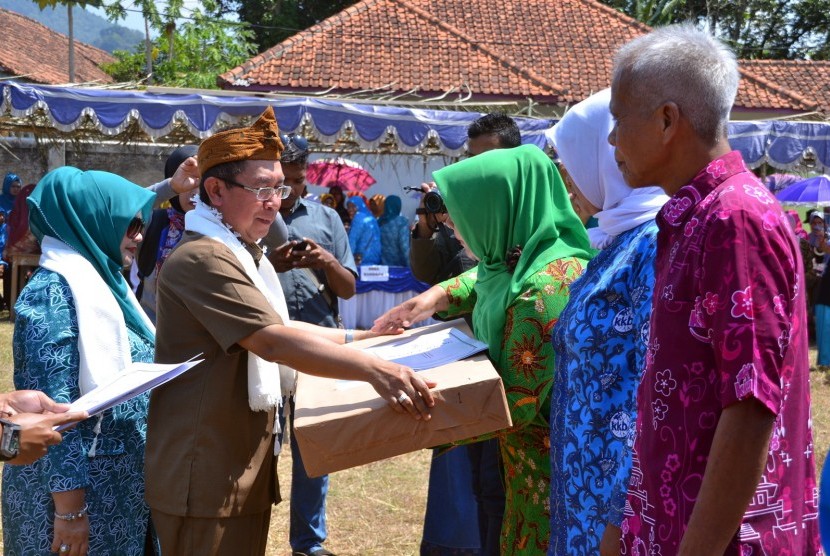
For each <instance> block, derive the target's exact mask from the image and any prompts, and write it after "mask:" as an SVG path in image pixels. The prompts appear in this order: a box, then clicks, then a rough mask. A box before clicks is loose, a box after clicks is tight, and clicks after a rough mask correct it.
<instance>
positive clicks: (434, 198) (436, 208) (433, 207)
mask: <svg viewBox="0 0 830 556" xmlns="http://www.w3.org/2000/svg"><path fill="white" fill-rule="evenodd" d="M424 211H425V212H426V213H427V214H445V213H446V212H447V207H446V205H444V198H443V197H442V196H441V193H440V192H439V191H438V190H437V189H433V190H432V191H429V192H427V193H426V194H425V195H424Z"/></svg>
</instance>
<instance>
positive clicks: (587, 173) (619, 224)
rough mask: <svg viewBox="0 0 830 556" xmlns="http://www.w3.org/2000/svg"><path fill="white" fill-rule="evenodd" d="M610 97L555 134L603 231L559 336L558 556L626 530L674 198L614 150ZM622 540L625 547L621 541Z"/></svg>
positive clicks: (555, 420)
mask: <svg viewBox="0 0 830 556" xmlns="http://www.w3.org/2000/svg"><path fill="white" fill-rule="evenodd" d="M610 99H611V94H610V91H609V90H605V91H602V92H600V93H597V94H595V95H593V96H591V97H590V98H588V99H586V100H584V101H583V102H581V103H579V104H577V105H576V106H574V107H573V108H572V109H571V110H570V111H569V112H568V113H566V114H565V116H564V117H563V118H562V120H561V121H560V122H559V123H558V124H557V125H556V126H554V127H553V129H552V130H550V131H549V132H548V138H549V139H550V140H551V141H552V142H553V144H554V146H555V148H556V151H557V153H558V154H559V158H560V162H561V163H562V165H563V166H564V167H565V169H566V171H567V173H568V174H569V175H570V177H571V179H572V182H573V183H572V185H573V186H575V187H576V190H575V191H573V197H574V199H573V201H574V203H575V204H577V205H579V208H580V210H582V211H584V212H585V213H586V216H594V217H596V219H597V221H598V223H599V225H598V227H596V228H591V229H590V230H588V235H589V237H590V240H591V245H592V247H595V248H597V249H600V252H599V254H598V255H597V256H596V257H595V258H594V259H593V260H592V261H591V262H590V263H589V264H588V268H587V270H586V271H585V273H584V274H583V275H582V277H580V278H579V280H578V281H577V282H575V283H574V284H573V285H572V286H571V297H570V302H569V303H568V305H567V306H566V307H565V309H564V310H563V311H562V314H561V315H560V317H559V321H558V323H557V324H556V326H555V327H554V329H553V334H552V338H553V347H554V350H555V351H556V372H555V374H554V384H553V391H552V393H551V416H550V424H551V504H550V506H551V539H550V548H549V551H548V554H549V555H559V554H563V555H564V554H567V555H579V554H597V553H598V552H600V545H601V544H602V543H601V541H602V539H603V532H604V531H605V530H606V528H608V529H609V537H608V539H606V542H608V546H607V547H606V546H602V549H603V553H605V550H606V549H608V550H610V551H612V552H613V553H615V554H618V553H619V545H618V544H617V545H614V544H613V540H614V537H613V535H612V534H611V533H613V532H614V528H616V527H618V526H619V524H620V522H621V521H622V510H623V507H624V504H625V497H626V490H627V485H628V476H629V473H630V470H631V453H630V449H631V446H632V445H633V435H634V425H635V423H636V407H637V405H636V391H637V387H638V384H639V377H640V372H641V370H642V368H643V365H644V361H645V356H646V347H647V344H648V325H649V318H650V314H651V294H652V289H653V287H654V268H653V266H654V257H655V254H656V249H657V246H656V236H657V225H656V224H655V222H654V218H655V216H656V215H657V212H658V211H659V210H660V207H662V206H663V204H664V203H665V202H666V201H667V200H668V197H667V196H666V195H665V194H664V193H663V191H662V189H660V188H658V187H646V188H640V189H632V188H630V187H628V186H627V185H626V184H625V182H624V181H623V177H622V174H621V173H620V171H619V169H618V168H617V164H616V161H615V160H614V150H613V148H612V147H611V146H610V145H609V144H608V140H607V138H608V134H609V133H610V131H611V129H612V128H613V126H614V121H613V118H612V117H611V114H610V112H609V109H608V104H609V102H610ZM617 538H618V537H617Z"/></svg>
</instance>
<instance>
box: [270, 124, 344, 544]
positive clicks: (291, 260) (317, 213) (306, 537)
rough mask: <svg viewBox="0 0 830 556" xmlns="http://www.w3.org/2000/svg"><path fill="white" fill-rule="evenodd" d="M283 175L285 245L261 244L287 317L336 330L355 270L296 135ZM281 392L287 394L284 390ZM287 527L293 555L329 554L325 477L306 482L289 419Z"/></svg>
mask: <svg viewBox="0 0 830 556" xmlns="http://www.w3.org/2000/svg"><path fill="white" fill-rule="evenodd" d="M282 142H283V145H284V146H285V150H284V151H283V153H282V160H281V163H282V170H283V173H284V174H285V185H288V186H290V187H291V194H290V195H289V196H288V198H286V199H284V200H283V202H282V206H281V207H280V215H281V216H282V218H283V220H284V221H285V223H286V225H287V226H288V237H289V240H290V241H288V242H287V243H285V244H283V245H279V246H274V245H270V244H269V243H268V239H269V238H268V237H266V238H265V239H264V240H263V241H264V243H265V244H266V246H267V247H269V249H268V258H269V260H270V261H271V263H272V264H273V265H274V268H275V269H276V271H277V272H278V273H279V279H280V284H281V285H282V289H283V291H284V292H285V301H286V303H287V305H288V313H289V315H290V316H291V319H292V320H299V321H303V322H308V323H312V324H317V325H320V326H326V327H329V328H337V327H338V325H339V315H338V310H337V300H338V298H343V299H349V298H350V297H352V296H353V295H354V294H355V281H356V278H357V268H356V267H355V263H354V257H353V256H352V251H351V249H350V248H349V238H348V236H347V235H346V230H345V228H343V223H342V222H341V220H340V216H339V215H338V214H337V212H336V211H334V210H332V209H330V208H329V207H326V206H323V205H321V204H319V203H314V202H310V201H306V200H305V199H303V197H302V195H303V192H304V191H305V175H306V165H307V163H308V142H307V141H306V140H305V138H303V137H301V136H297V135H289V136H283V137H282ZM290 378H291V379H293V378H294V377H290ZM286 383H288V384H289V389H288V390H289V391H288V392H285V393H286V397H287V398H288V399H286V400H285V402H286V403H285V404H284V407H286V406H287V407H288V408H290V413H291V414H292V415H293V413H294V399H293V386H290V385H292V384H294V380H288V381H284V384H286ZM284 391H285V389H284ZM290 426H291V429H292V430H291V457H292V480H291V526H290V532H289V542H290V544H291V550H292V551H293V552H292V553H293V555H294V556H305V555H308V556H324V555H328V554H331V552H329V551H328V550H326V549H325V548H323V546H322V543H323V541H325V540H326V505H325V504H326V493H327V492H328V476H323V477H320V478H314V479H312V478H309V477H308V476H307V475H306V473H305V468H304V467H303V464H302V459H301V457H300V450H299V448H298V447H297V443H296V441H295V440H294V431H293V426H294V420H293V418H292V419H291V423H290Z"/></svg>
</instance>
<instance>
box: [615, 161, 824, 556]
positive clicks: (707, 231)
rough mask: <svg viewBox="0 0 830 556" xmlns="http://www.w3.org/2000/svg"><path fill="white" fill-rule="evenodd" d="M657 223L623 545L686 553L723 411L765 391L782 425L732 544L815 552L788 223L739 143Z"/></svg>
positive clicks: (741, 550) (797, 285) (802, 353)
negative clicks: (683, 549)
mask: <svg viewBox="0 0 830 556" xmlns="http://www.w3.org/2000/svg"><path fill="white" fill-rule="evenodd" d="M657 224H658V226H659V229H660V231H659V233H658V236H657V260H656V263H655V264H656V267H655V287H654V307H653V312H652V315H651V336H650V339H649V346H648V351H647V354H646V368H645V371H644V375H643V379H642V382H641V383H640V387H639V390H638V401H637V407H638V410H637V411H638V414H637V436H636V441H635V446H634V450H635V451H634V464H633V468H632V472H631V479H630V483H629V487H628V500H627V503H626V508H625V519H624V520H623V523H622V531H623V535H622V546H621V548H622V553H623V554H625V555H632V554H638V555H640V556H657V555H660V556H669V555H672V554H675V553H676V552H677V550H678V548H679V545H680V540H681V538H682V537H683V533H684V532H685V530H686V526H687V524H688V522H689V518H690V516H691V514H692V510H693V509H694V505H695V501H696V500H697V497H698V493H699V490H700V487H701V483H702V481H703V474H704V472H705V470H706V462H707V459H708V455H709V451H710V449H711V446H712V441H713V438H714V434H715V429H716V427H717V425H718V420H719V419H720V416H721V413H722V412H723V410H724V409H725V408H727V407H729V406H730V405H732V404H734V403H737V402H740V401H742V400H747V399H750V398H755V399H756V400H758V401H759V402H760V403H762V404H763V405H764V406H765V407H766V408H767V409H769V411H771V412H772V413H773V414H774V415H775V416H776V419H775V426H774V429H773V433H772V438H771V441H770V446H769V453H768V456H767V465H766V467H765V468H764V471H763V474H762V476H761V480H760V482H759V484H758V487H757V488H756V491H755V495H754V496H753V498H752V500H751V502H750V503H749V506H748V507H747V510H746V513H745V514H744V516H743V519H742V521H741V524H740V526H739V529H738V531H737V533H736V535H735V537H734V538H733V539H732V541H731V542H730V544H729V547H728V549H727V551H726V554H735V555H741V556H749V555H756V554H757V555H762V554H768V555H782V554H799V555H801V554H818V553H820V543H819V537H818V521H817V513H818V509H817V508H818V505H817V504H818V489H817V486H816V479H815V463H814V458H813V434H812V430H811V420H810V382H809V362H808V351H807V349H808V348H807V321H806V304H805V301H804V295H805V292H804V291H803V284H804V274H803V271H802V268H803V266H802V264H801V255H800V252H799V247H798V244H797V243H796V239H795V236H794V235H793V233H792V230H791V228H790V224H789V221H788V220H787V217H786V215H785V214H784V212H783V211H782V210H781V207H780V205H779V204H778V202H777V201H776V200H775V199H774V198H773V196H772V195H771V194H770V193H769V191H768V190H767V189H766V188H765V187H764V186H763V185H762V184H761V182H759V181H758V179H757V178H756V177H755V176H754V175H753V174H752V173H751V172H749V171H748V170H747V168H746V166H745V165H744V163H743V161H742V159H741V155H740V153H738V152H737V151H733V152H731V153H729V154H727V155H725V156H722V157H720V158H717V159H715V160H713V161H712V162H711V163H709V165H708V166H706V167H705V168H704V169H703V170H702V171H701V172H700V173H698V175H697V176H695V178H694V179H693V180H692V182H691V183H690V184H688V185H686V186H685V187H683V188H682V189H680V190H679V191H678V192H677V193H676V194H675V195H674V196H673V197H672V198H671V199H670V200H669V202H668V203H666V205H665V206H664V207H663V209H662V210H661V211H660V213H659V215H658V217H657Z"/></svg>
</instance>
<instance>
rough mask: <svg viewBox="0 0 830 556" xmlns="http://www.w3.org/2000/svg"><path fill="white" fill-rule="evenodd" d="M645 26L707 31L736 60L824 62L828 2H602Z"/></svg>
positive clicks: (829, 54)
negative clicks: (687, 26)
mask: <svg viewBox="0 0 830 556" xmlns="http://www.w3.org/2000/svg"><path fill="white" fill-rule="evenodd" d="M602 1H603V2H604V3H606V4H608V5H610V6H612V7H614V8H617V9H618V10H620V11H622V12H623V13H625V14H627V15H629V16H631V17H633V18H635V19H637V20H639V21H642V22H643V23H646V24H648V25H652V26H655V25H666V24H669V23H677V22H681V21H691V22H693V23H694V24H696V25H698V26H700V27H703V28H706V29H710V30H712V31H713V32H714V33H715V35H717V36H718V37H720V38H721V39H722V40H724V41H726V42H727V43H728V44H729V45H730V46H732V48H734V49H735V52H736V53H737V54H738V57H739V58H747V59H763V58H773V59H782V58H783V59H797V58H812V59H816V60H819V59H822V60H826V59H830V0H602Z"/></svg>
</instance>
